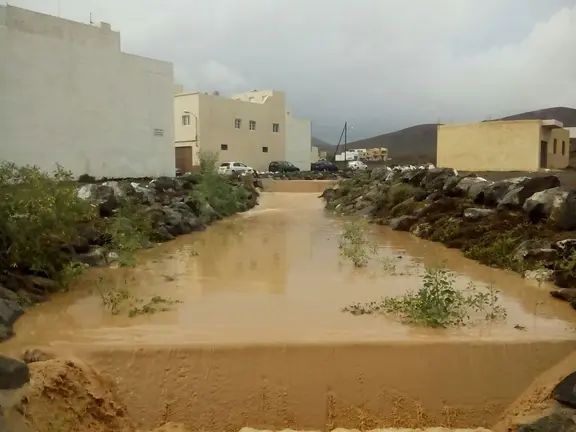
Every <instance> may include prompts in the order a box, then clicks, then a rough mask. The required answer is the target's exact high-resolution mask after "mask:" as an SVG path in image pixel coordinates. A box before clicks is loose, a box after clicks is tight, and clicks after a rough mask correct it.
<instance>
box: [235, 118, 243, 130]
mask: <svg viewBox="0 0 576 432" xmlns="http://www.w3.org/2000/svg"><path fill="white" fill-rule="evenodd" d="M234 127H235V128H236V129H240V128H241V127H242V119H234Z"/></svg>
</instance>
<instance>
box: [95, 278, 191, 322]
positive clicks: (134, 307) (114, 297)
mask: <svg viewBox="0 0 576 432" xmlns="http://www.w3.org/2000/svg"><path fill="white" fill-rule="evenodd" d="M102 282H103V278H99V279H98V281H97V283H96V290H97V291H98V293H99V294H100V298H101V299H102V305H103V306H104V307H105V308H106V309H108V311H110V313H111V314H112V315H118V314H119V313H120V312H122V311H123V310H126V309H128V316H129V317H130V318H132V317H135V316H136V315H143V314H152V313H156V312H165V311H167V310H168V309H169V308H168V306H170V305H174V304H177V303H182V302H181V301H179V300H171V299H167V298H164V297H160V296H154V297H152V298H151V299H150V300H149V301H147V302H145V301H144V299H142V298H136V297H134V296H132V295H131V294H130V292H129V291H128V290H127V289H120V290H116V289H106V288H102V287H101V286H100V285H101V283H102Z"/></svg>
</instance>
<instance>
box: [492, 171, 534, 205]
mask: <svg viewBox="0 0 576 432" xmlns="http://www.w3.org/2000/svg"><path fill="white" fill-rule="evenodd" d="M526 180H529V177H515V178H511V179H506V180H500V181H497V182H494V183H492V185H490V187H488V188H487V189H486V190H485V191H484V204H485V205H488V206H496V205H498V204H500V202H501V201H502V199H503V198H504V196H506V194H507V193H508V192H510V191H511V190H512V189H514V188H516V187H518V185H519V184H520V183H522V182H523V181H526Z"/></svg>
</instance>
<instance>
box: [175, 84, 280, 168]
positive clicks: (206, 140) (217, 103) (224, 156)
mask: <svg viewBox="0 0 576 432" xmlns="http://www.w3.org/2000/svg"><path fill="white" fill-rule="evenodd" d="M252 93H254V96H249V95H250V94H252ZM249 97H252V98H253V100H252V101H250V100H246V99H249ZM285 107H286V96H285V94H284V93H283V92H279V91H267V92H250V93H247V94H242V95H235V96H232V98H227V97H223V96H214V95H211V94H200V93H187V94H180V95H175V96H174V127H175V143H176V146H183V145H190V142H191V141H192V142H194V140H195V136H196V130H195V126H194V122H195V119H194V118H191V124H190V125H183V124H182V115H184V111H190V112H191V113H193V114H195V115H196V116H197V117H198V129H197V137H198V141H197V143H198V146H199V149H200V151H208V152H216V153H218V157H219V162H220V163H221V162H226V161H239V162H243V163H245V164H247V165H249V166H251V167H253V168H255V169H257V170H261V171H264V170H267V169H268V164H269V163H270V162H271V161H273V160H284V159H285V155H286V118H285V117H286V108H285ZM236 119H239V120H240V122H241V124H240V127H239V128H237V127H236V124H235V120H236ZM250 121H255V122H256V128H255V130H250V128H249V123H250ZM275 123H276V124H278V131H277V132H276V131H274V130H273V124H275ZM222 146H227V149H225V150H224V149H223V147H222Z"/></svg>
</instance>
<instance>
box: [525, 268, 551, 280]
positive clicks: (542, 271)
mask: <svg viewBox="0 0 576 432" xmlns="http://www.w3.org/2000/svg"><path fill="white" fill-rule="evenodd" d="M523 276H524V279H528V280H536V281H541V282H550V281H552V280H553V279H554V270H551V269H547V268H539V269H536V270H526V271H525V272H524V275H523Z"/></svg>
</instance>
